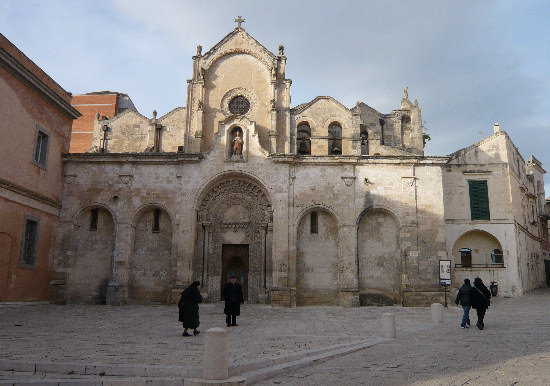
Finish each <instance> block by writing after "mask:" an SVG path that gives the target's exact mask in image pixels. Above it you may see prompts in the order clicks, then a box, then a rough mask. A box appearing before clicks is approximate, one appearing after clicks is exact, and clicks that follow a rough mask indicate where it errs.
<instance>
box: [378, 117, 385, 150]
mask: <svg viewBox="0 0 550 386" xmlns="http://www.w3.org/2000/svg"><path fill="white" fill-rule="evenodd" d="M378 123H380V145H383V144H384V124H385V123H386V122H384V120H383V119H379V120H378Z"/></svg>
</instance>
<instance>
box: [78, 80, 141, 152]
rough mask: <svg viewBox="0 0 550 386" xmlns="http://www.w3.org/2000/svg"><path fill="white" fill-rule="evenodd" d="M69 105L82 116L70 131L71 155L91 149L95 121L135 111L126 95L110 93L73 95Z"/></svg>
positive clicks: (99, 92)
mask: <svg viewBox="0 0 550 386" xmlns="http://www.w3.org/2000/svg"><path fill="white" fill-rule="evenodd" d="M71 105H72V106H73V107H74V108H75V109H77V110H78V112H79V113H80V114H82V116H81V117H80V118H78V119H77V120H76V121H74V123H73V127H72V130H71V148H70V149H69V151H70V152H71V153H85V152H87V151H89V150H90V149H91V148H92V140H93V137H94V122H95V120H96V119H98V120H105V119H110V118H113V117H114V116H115V115H117V114H120V113H123V112H124V111H126V110H132V111H136V108H135V106H134V104H133V102H132V100H131V99H130V97H129V96H128V95H126V94H123V93H120V92H112V91H98V92H90V93H87V94H80V95H74V96H73V99H72V100H71Z"/></svg>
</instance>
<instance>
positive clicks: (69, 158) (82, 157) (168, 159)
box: [63, 153, 203, 165]
mask: <svg viewBox="0 0 550 386" xmlns="http://www.w3.org/2000/svg"><path fill="white" fill-rule="evenodd" d="M202 158H203V156H202V154H200V153H78V154H77V153H75V154H63V162H64V163H112V162H116V163H119V162H137V163H141V164H156V165H165V164H180V163H194V162H199V161H200V160H201V159H202Z"/></svg>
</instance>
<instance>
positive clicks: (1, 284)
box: [0, 232, 12, 302]
mask: <svg viewBox="0 0 550 386" xmlns="http://www.w3.org/2000/svg"><path fill="white" fill-rule="evenodd" d="M11 243H12V238H11V236H10V235H8V234H7V233H3V232H0V301H2V302H5V301H7V300H8V287H9V282H10V276H11V268H12V267H11V265H12V262H11Z"/></svg>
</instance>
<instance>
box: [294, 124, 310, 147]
mask: <svg viewBox="0 0 550 386" xmlns="http://www.w3.org/2000/svg"><path fill="white" fill-rule="evenodd" d="M296 142H297V146H296V147H297V152H298V154H311V128H310V127H309V124H308V123H302V124H300V126H298V130H297V133H296Z"/></svg>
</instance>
